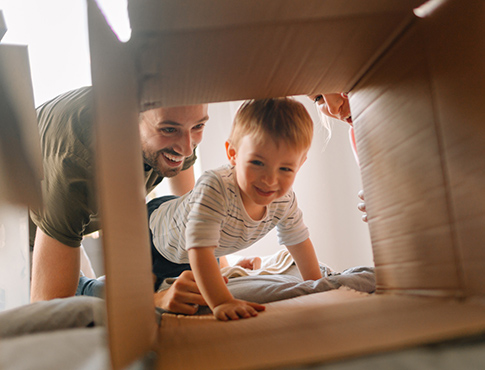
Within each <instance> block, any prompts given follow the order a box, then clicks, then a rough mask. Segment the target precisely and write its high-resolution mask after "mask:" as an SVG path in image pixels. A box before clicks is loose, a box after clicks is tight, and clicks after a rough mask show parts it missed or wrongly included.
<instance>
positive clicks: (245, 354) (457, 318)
mask: <svg viewBox="0 0 485 370" xmlns="http://www.w3.org/2000/svg"><path fill="white" fill-rule="evenodd" d="M324 297H328V299H329V301H328V302H325V298H324ZM305 300H308V307H306V308H305V307H303V306H300V305H298V306H293V307H291V305H288V307H284V304H285V302H281V304H282V306H281V308H282V310H275V311H272V310H268V312H265V313H261V314H260V315H258V316H257V317H255V318H251V319H247V320H239V321H232V322H217V321H211V322H206V323H204V324H202V325H190V324H189V325H186V326H185V325H175V326H166V327H163V328H162V329H161V337H162V342H161V344H160V362H159V366H158V368H159V369H169V370H171V369H190V368H197V369H211V370H217V369H224V370H234V369H238V370H239V369H272V368H280V367H284V368H288V367H292V366H305V365H307V366H309V365H311V364H315V363H320V364H321V363H327V362H332V361H338V360H342V359H346V358H352V357H358V356H363V355H367V354H373V353H380V352H384V351H390V350H396V349H402V348H407V347H412V346H416V345H419V344H422V343H430V342H439V341H443V340H446V339H451V338H455V337H459V336H466V335H473V334H477V333H483V332H485V310H484V306H483V305H482V304H476V303H474V302H458V301H454V300H441V299H434V298H418V297H402V296H393V295H378V294H377V295H370V296H362V295H360V294H355V296H353V297H352V296H351V294H350V295H349V292H345V291H342V290H336V291H332V292H325V293H317V294H314V295H310V296H307V297H306V299H305ZM290 301H291V300H290ZM312 301H313V302H312ZM283 308H284V309H283ZM192 320H193V319H192ZM204 321H208V320H207V319H206V320H204Z"/></svg>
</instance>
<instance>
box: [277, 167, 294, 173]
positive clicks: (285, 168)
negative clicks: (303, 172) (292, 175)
mask: <svg viewBox="0 0 485 370" xmlns="http://www.w3.org/2000/svg"><path fill="white" fill-rule="evenodd" d="M280 170H281V171H284V172H291V171H293V170H292V169H291V168H290V167H281V168H280Z"/></svg>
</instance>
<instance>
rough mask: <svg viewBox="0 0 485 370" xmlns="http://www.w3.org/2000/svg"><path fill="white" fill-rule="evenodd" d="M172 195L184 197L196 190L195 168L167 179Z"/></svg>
mask: <svg viewBox="0 0 485 370" xmlns="http://www.w3.org/2000/svg"><path fill="white" fill-rule="evenodd" d="M166 179H167V180H168V186H169V189H170V193H171V194H173V195H178V196H181V195H184V194H185V193H188V192H189V191H191V190H192V189H193V188H194V185H195V175H194V167H193V166H192V167H190V168H187V169H186V170H184V171H181V172H180V173H179V174H178V175H177V176H174V177H167V178H166Z"/></svg>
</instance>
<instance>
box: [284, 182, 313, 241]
mask: <svg viewBox="0 0 485 370" xmlns="http://www.w3.org/2000/svg"><path fill="white" fill-rule="evenodd" d="M276 235H277V237H278V242H279V244H281V245H286V246H288V245H290V246H291V245H295V244H299V243H301V242H304V241H305V240H307V239H308V238H309V237H310V232H309V231H308V227H307V226H306V225H305V223H304V222H303V213H302V211H301V209H300V208H299V207H298V203H297V200H296V196H295V193H294V192H292V193H291V194H290V206H289V208H288V212H287V213H286V214H285V217H283V218H282V219H281V221H280V222H279V223H278V224H277V225H276Z"/></svg>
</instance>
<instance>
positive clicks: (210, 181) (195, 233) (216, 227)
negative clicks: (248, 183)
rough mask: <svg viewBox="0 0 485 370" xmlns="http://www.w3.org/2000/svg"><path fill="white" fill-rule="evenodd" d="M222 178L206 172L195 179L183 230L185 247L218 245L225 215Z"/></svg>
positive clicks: (225, 200) (225, 207)
mask: <svg viewBox="0 0 485 370" xmlns="http://www.w3.org/2000/svg"><path fill="white" fill-rule="evenodd" d="M226 202H227V199H226V196H225V190H224V185H223V182H222V180H221V179H220V178H219V177H218V176H216V175H214V174H213V173H211V172H210V171H209V172H206V173H204V174H203V175H202V176H201V177H200V179H199V180H198V181H197V184H196V186H195V188H194V190H193V191H192V194H191V196H190V200H189V207H190V212H189V214H188V219H187V228H186V232H185V237H186V249H187V250H189V249H190V248H194V247H212V246H218V245H219V240H220V233H221V228H222V224H223V220H224V219H225V218H226V217H227V206H226Z"/></svg>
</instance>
